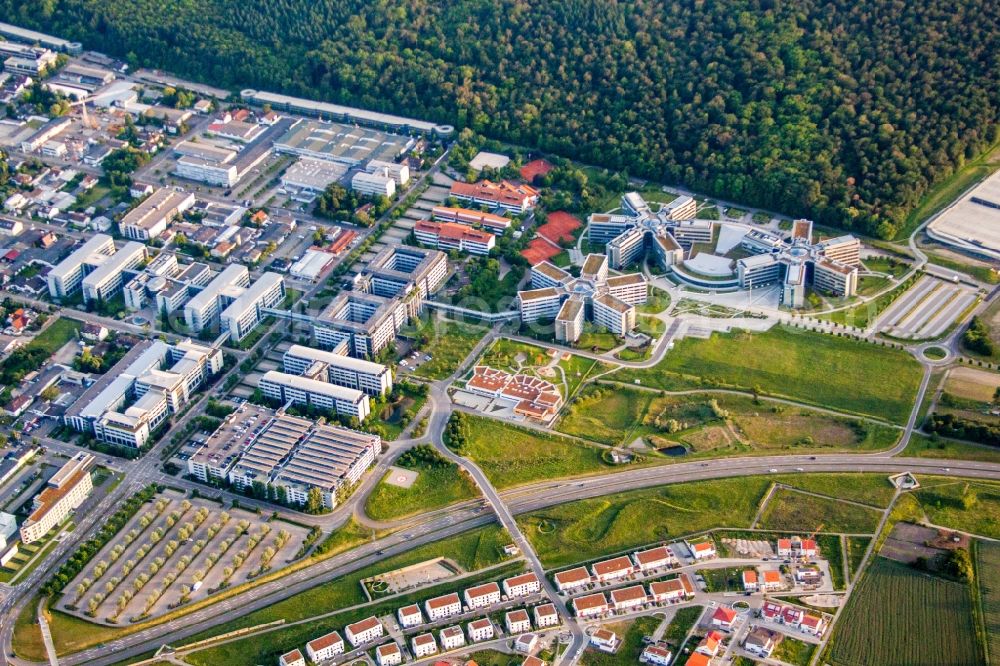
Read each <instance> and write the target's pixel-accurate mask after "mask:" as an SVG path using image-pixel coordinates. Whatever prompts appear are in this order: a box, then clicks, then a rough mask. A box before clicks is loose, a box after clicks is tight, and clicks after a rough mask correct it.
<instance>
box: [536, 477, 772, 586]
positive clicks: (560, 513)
mask: <svg viewBox="0 0 1000 666" xmlns="http://www.w3.org/2000/svg"><path fill="white" fill-rule="evenodd" d="M769 482H770V480H769V479H767V478H765V477H746V478H742V479H721V480H713V481H697V482H692V483H682V484H673V485H667V486H660V487H656V488H647V489H642V490H633V491H629V492H624V493H617V494H614V495H607V496H605V497H598V498H593V499H586V500H579V501H575V502H568V503H566V504H560V505H557V506H553V507H549V508H545V509H539V510H538V511H532V512H529V513H526V514H523V515H520V516H518V517H517V521H518V524H519V525H520V526H521V528H522V529H523V530H524V532H525V535H526V536H527V537H528V538H529V539H530V540H531V543H532V545H533V546H534V547H535V550H536V552H537V553H538V555H539V557H541V559H542V561H543V563H544V564H545V565H546V566H547V567H563V566H566V565H568V564H572V563H575V562H580V561H585V560H590V559H594V558H597V557H600V556H602V555H606V554H608V553H615V552H619V551H623V550H626V549H629V548H633V547H636V546H641V545H644V544H649V543H652V542H655V541H660V540H664V539H673V538H677V537H678V536H682V535H686V534H691V533H694V532H700V531H703V530H707V529H710V528H713V527H748V526H749V525H750V521H751V520H752V519H753V516H754V514H755V513H756V510H757V506H758V504H759V503H760V500H761V498H762V497H763V495H764V493H765V492H766V490H767V487H768V484H769Z"/></svg>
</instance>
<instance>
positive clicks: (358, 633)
mask: <svg viewBox="0 0 1000 666" xmlns="http://www.w3.org/2000/svg"><path fill="white" fill-rule="evenodd" d="M382 632H383V628H382V623H381V622H380V621H379V619H378V618H377V617H375V616H374V615H373V616H371V617H369V618H365V619H364V620H361V621H359V622H354V623H353V624H349V625H347V626H346V627H344V634H345V635H346V636H347V640H349V641H350V642H351V645H353V646H354V647H358V646H359V645H363V644H365V643H370V642H371V641H373V640H375V639H376V638H380V637H381V636H382Z"/></svg>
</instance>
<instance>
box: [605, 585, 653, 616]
mask: <svg viewBox="0 0 1000 666" xmlns="http://www.w3.org/2000/svg"><path fill="white" fill-rule="evenodd" d="M646 600H647V597H646V588H644V587H643V586H642V585H633V586H631V587H623V588H621V589H618V590H611V605H612V606H613V607H614V609H615V610H623V611H627V610H632V609H634V608H640V607H642V605H643V604H645V603H646Z"/></svg>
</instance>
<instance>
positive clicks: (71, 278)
mask: <svg viewBox="0 0 1000 666" xmlns="http://www.w3.org/2000/svg"><path fill="white" fill-rule="evenodd" d="M114 253H115V241H114V239H112V238H111V236H108V235H106V234H95V235H94V236H91V237H90V238H89V239H88V240H87V242H85V243H84V244H83V245H81V246H80V247H78V248H77V249H75V250H73V252H72V253H71V254H70V255H69V256H68V257H66V258H65V259H63V260H62V261H61V262H59V263H58V264H56V265H55V266H54V267H53V268H52V270H51V271H49V274H48V275H47V276H46V279H47V280H48V283H49V295H50V296H51V297H52V298H65V297H66V296H69V295H71V294H72V293H74V292H75V291H76V290H77V289H79V288H80V284H81V283H82V282H83V278H84V276H86V275H87V274H88V273H90V272H92V271H93V270H94V269H95V268H97V267H98V266H100V265H101V264H102V263H104V262H105V261H107V259H108V257H110V256H111V255H113V254H114Z"/></svg>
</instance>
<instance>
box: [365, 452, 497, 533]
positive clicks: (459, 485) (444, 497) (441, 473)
mask: <svg viewBox="0 0 1000 666" xmlns="http://www.w3.org/2000/svg"><path fill="white" fill-rule="evenodd" d="M417 471H418V473H419V476H418V477H417V480H416V481H414V482H413V485H412V486H410V487H409V488H401V487H399V486H394V485H390V484H389V483H386V479H387V478H388V477H389V476H390V475H391V474H392V472H387V473H386V475H385V478H383V479H382V482H381V483H379V484H378V485H377V486H375V489H374V490H373V491H372V493H371V495H369V496H368V501H367V503H366V504H365V513H366V514H368V516H369V517H371V518H374V519H375V520H393V519H396V518H404V517H406V516H411V515H413V514H416V513H421V512H423V511H432V510H434V509H439V508H441V507H443V506H448V505H449V504H454V503H455V502H461V501H464V500H467V499H472V498H473V497H476V496H477V495H478V491H477V490H476V485H475V483H473V481H472V479H470V478H469V476H468V474H466V473H465V472H464V471H462V470H461V469H460V468H459V466H458V465H455V464H453V463H448V464H447V465H445V466H442V467H434V468H430V467H420V468H417Z"/></svg>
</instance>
